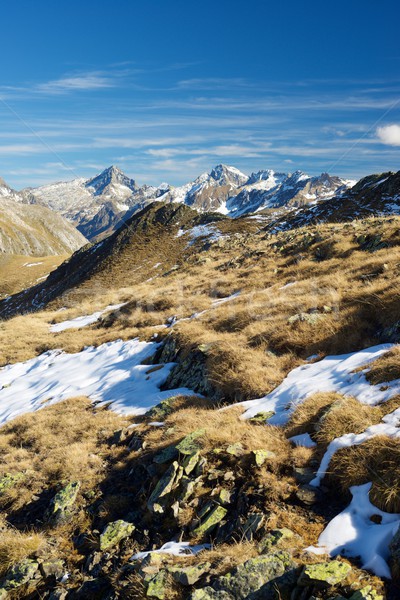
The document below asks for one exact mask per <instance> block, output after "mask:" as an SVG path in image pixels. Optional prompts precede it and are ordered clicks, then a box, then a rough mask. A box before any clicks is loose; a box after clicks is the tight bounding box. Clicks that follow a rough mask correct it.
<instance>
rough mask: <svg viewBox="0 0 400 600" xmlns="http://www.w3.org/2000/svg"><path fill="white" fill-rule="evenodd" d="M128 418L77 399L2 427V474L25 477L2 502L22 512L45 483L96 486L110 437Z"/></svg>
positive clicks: (107, 453)
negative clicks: (74, 483) (96, 408)
mask: <svg viewBox="0 0 400 600" xmlns="http://www.w3.org/2000/svg"><path fill="white" fill-rule="evenodd" d="M126 424H127V420H126V419H124V418H122V417H119V416H118V415H116V414H115V413H113V412H111V411H107V410H102V409H100V410H95V409H94V408H93V406H92V404H91V402H90V401H89V400H87V399H86V398H75V399H71V400H66V401H64V402H59V403H58V404H55V405H53V406H49V407H46V408H43V409H41V410H39V411H37V412H35V413H27V414H25V415H22V416H19V417H17V418H15V419H14V420H13V421H11V422H10V423H7V424H6V425H4V426H3V427H2V428H1V429H0V456H1V462H2V465H3V469H4V471H3V473H2V475H4V474H5V473H11V474H14V475H15V474H17V473H22V474H23V477H22V478H21V479H20V480H19V481H18V483H17V484H15V485H14V486H11V487H9V488H8V489H6V490H5V492H4V493H3V494H2V495H1V497H0V506H2V507H5V508H7V510H9V511H10V510H17V509H19V508H21V507H22V506H24V505H26V504H28V503H29V501H30V498H31V497H32V496H34V495H35V494H37V493H40V491H41V490H42V488H43V487H45V488H47V487H54V486H56V485H57V484H64V485H65V483H68V482H69V481H76V480H79V481H81V483H82V488H83V490H84V489H87V490H91V489H93V488H94V487H95V486H96V484H97V483H98V482H99V481H100V480H101V479H102V477H103V475H104V469H105V459H106V458H107V455H109V452H110V451H109V444H108V440H109V438H110V437H111V436H112V434H113V433H114V432H115V431H116V430H118V429H121V428H123V427H124V426H126Z"/></svg>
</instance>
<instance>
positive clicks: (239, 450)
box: [226, 442, 244, 458]
mask: <svg viewBox="0 0 400 600" xmlns="http://www.w3.org/2000/svg"><path fill="white" fill-rule="evenodd" d="M226 452H227V453H228V454H230V455H231V456H236V457H237V458H238V457H239V456H243V454H244V450H243V445H242V444H241V443H240V442H235V443H234V444H230V445H229V446H228V447H227V449H226Z"/></svg>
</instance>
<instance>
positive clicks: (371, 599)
mask: <svg viewBox="0 0 400 600" xmlns="http://www.w3.org/2000/svg"><path fill="white" fill-rule="evenodd" d="M349 600H384V597H383V596H382V594H378V592H377V591H376V590H374V589H373V587H372V586H371V585H367V586H365V587H363V588H362V589H361V590H357V591H356V592H355V593H354V594H353V595H352V596H350V598H349Z"/></svg>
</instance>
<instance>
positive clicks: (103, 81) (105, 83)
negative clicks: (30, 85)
mask: <svg viewBox="0 0 400 600" xmlns="http://www.w3.org/2000/svg"><path fill="white" fill-rule="evenodd" d="M114 86H115V78H113V77H112V76H111V75H109V74H105V73H101V72H92V73H82V74H80V75H78V74H77V75H71V76H69V77H62V78H61V79H54V80H53V81H47V82H46V83H39V84H38V85H36V86H35V88H34V89H35V91H37V92H43V93H46V94H64V93H68V92H74V91H78V90H99V89H103V88H111V87H114Z"/></svg>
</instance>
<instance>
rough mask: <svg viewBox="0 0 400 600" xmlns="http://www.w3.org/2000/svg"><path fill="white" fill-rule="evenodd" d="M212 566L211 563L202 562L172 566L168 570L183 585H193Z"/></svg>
mask: <svg viewBox="0 0 400 600" xmlns="http://www.w3.org/2000/svg"><path fill="white" fill-rule="evenodd" d="M210 567H211V563H208V562H207V563H201V564H198V565H191V566H189V567H170V568H169V569H168V570H169V572H170V573H171V574H172V577H173V578H174V579H175V581H177V582H178V583H180V584H181V585H193V584H194V583H196V582H197V581H198V580H199V579H200V577H201V576H202V575H204V573H206V572H207V571H208V570H209V569H210Z"/></svg>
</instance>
